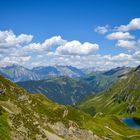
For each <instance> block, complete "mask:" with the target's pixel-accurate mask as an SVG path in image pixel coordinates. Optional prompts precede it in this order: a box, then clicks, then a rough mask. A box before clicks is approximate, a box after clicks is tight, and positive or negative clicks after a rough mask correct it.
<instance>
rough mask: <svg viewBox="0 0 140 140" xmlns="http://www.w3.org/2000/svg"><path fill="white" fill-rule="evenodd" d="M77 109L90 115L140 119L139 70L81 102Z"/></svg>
mask: <svg viewBox="0 0 140 140" xmlns="http://www.w3.org/2000/svg"><path fill="white" fill-rule="evenodd" d="M79 108H80V109H82V110H84V111H87V112H88V111H89V113H92V114H94V113H95V112H103V113H108V114H117V115H120V116H135V117H140V69H135V70H132V71H131V72H130V73H128V74H126V75H124V76H123V77H121V78H120V79H119V80H118V81H117V82H116V83H115V84H113V86H111V87H110V88H109V89H108V90H106V91H105V92H103V93H100V94H98V95H96V96H92V97H89V98H88V99H86V100H85V101H83V102H81V103H80V104H79Z"/></svg>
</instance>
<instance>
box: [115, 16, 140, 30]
mask: <svg viewBox="0 0 140 140" xmlns="http://www.w3.org/2000/svg"><path fill="white" fill-rule="evenodd" d="M117 29H118V30H119V31H129V30H139V29H140V18H134V19H132V20H131V21H130V22H129V24H127V25H121V26H119V27H117Z"/></svg>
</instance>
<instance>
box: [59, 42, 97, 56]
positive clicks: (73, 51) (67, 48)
mask: <svg viewBox="0 0 140 140" xmlns="http://www.w3.org/2000/svg"><path fill="white" fill-rule="evenodd" d="M98 49H99V45H98V44H92V43H89V42H85V43H83V44H82V43H80V42H79V41H77V40H74V41H70V42H67V43H66V44H65V45H61V46H59V47H58V48H57V50H56V53H57V54H61V55H91V54H93V53H95V52H96V51H97V50H98Z"/></svg>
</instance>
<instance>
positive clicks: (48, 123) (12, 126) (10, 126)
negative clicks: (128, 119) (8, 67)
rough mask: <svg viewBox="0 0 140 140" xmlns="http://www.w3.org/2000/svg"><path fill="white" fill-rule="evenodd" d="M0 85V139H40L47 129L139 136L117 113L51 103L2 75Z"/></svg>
mask: <svg viewBox="0 0 140 140" xmlns="http://www.w3.org/2000/svg"><path fill="white" fill-rule="evenodd" d="M0 89H5V94H3V95H0V132H1V133H0V139H2V140H10V139H31V140H33V139H41V140H43V139H46V138H48V133H49V134H50V133H51V135H53V137H54V136H55V137H56V136H57V137H59V138H61V139H73V140H74V139H76V138H77V139H79V140H82V139H83V140H92V139H94V138H95V137H97V136H99V137H100V138H99V139H105V137H106V138H111V139H114V140H121V139H137V138H140V137H139V131H136V130H131V129H129V128H128V127H126V126H125V125H124V124H122V123H121V122H120V121H119V119H118V118H117V117H116V116H113V115H104V114H98V115H96V116H95V117H91V116H90V115H88V114H86V113H83V112H81V111H79V110H77V109H74V108H72V107H69V106H61V105H58V104H56V103H53V102H52V101H50V100H48V99H47V98H46V96H44V95H42V94H29V93H27V92H26V91H25V90H23V89H22V88H20V87H18V86H17V85H16V84H14V83H12V82H10V81H8V80H6V79H5V78H3V77H2V76H0ZM92 133H93V134H92ZM95 135H96V136H95ZM135 135H136V136H135ZM75 137H76V138H75ZM50 140H52V139H50Z"/></svg>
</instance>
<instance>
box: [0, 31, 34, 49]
mask: <svg viewBox="0 0 140 140" xmlns="http://www.w3.org/2000/svg"><path fill="white" fill-rule="evenodd" d="M32 38H33V36H32V35H26V34H21V35H19V36H16V35H15V34H14V33H13V31H0V48H3V49H7V48H9V47H17V46H20V45H21V44H24V43H29V42H30V41H31V40H32Z"/></svg>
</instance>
